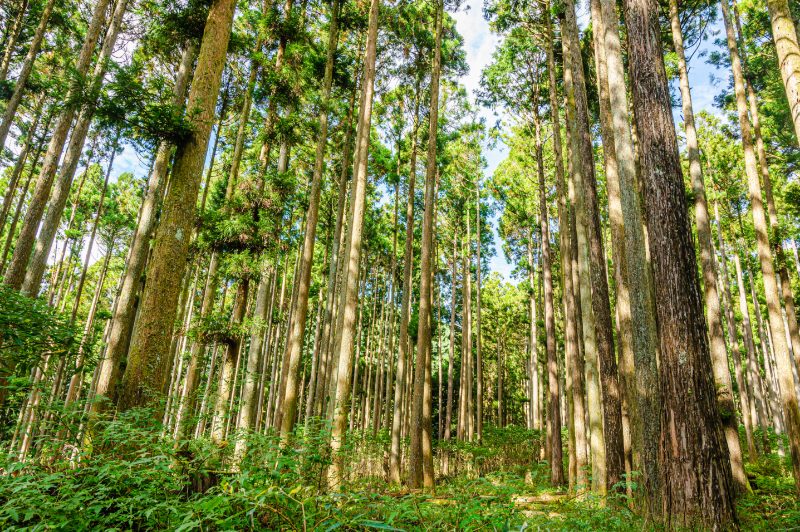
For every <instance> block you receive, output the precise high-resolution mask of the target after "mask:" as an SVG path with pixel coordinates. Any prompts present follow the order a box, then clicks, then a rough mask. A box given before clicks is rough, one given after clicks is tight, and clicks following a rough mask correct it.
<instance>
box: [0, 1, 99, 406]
mask: <svg viewBox="0 0 800 532" xmlns="http://www.w3.org/2000/svg"><path fill="white" fill-rule="evenodd" d="M107 8H108V0H98V2H97V3H96V4H95V6H94V11H93V12H92V20H91V22H90V23H89V27H88V28H87V30H86V37H85V39H84V41H83V46H82V47H81V51H80V55H79V56H78V60H77V62H76V63H75V72H76V74H77V75H78V76H85V75H86V72H87V71H88V70H89V66H90V61H91V60H92V57H93V55H94V50H95V48H96V46H97V39H98V37H99V36H100V30H101V29H102V27H103V25H104V24H105V20H106V9H107ZM80 90H81V86H80V85H78V84H77V82H73V83H72V84H71V86H70V89H69V91H68V92H67V95H66V96H65V98H64V101H72V99H73V98H74V97H75V96H76V93H77V92H79V91H80ZM76 110H77V109H76V107H75V106H68V107H65V108H64V109H62V110H61V113H60V114H59V117H58V120H57V121H56V127H55V130H54V131H53V136H52V137H51V139H50V144H49V146H48V148H47V153H46V154H45V157H44V162H43V163H42V169H41V171H40V172H39V177H38V179H37V180H36V186H35V187H34V190H33V195H32V196H31V201H30V204H29V206H28V210H27V211H26V213H25V220H24V221H23V224H22V229H21V230H20V235H19V237H18V238H17V246H16V247H15V248H14V255H13V256H12V258H11V263H10V264H9V266H8V269H7V270H6V273H5V276H4V277H3V284H4V285H6V286H8V287H9V288H12V289H14V290H19V289H20V288H21V287H22V281H23V279H24V277H25V269H26V268H27V266H28V259H29V258H30V256H31V252H32V251H33V245H34V242H35V240H36V233H37V232H38V230H39V222H40V221H41V219H42V215H43V214H44V210H45V206H46V205H47V200H48V199H49V198H50V192H51V190H50V189H51V187H52V185H53V178H54V177H55V173H56V170H57V169H58V163H59V160H60V159H61V152H62V151H63V149H64V143H65V142H66V141H67V134H68V133H69V129H70V127H71V126H72V121H73V119H74V118H75V112H76ZM18 250H19V251H18ZM4 397H5V392H2V391H0V404H2V402H3V401H2V399H3V398H4Z"/></svg>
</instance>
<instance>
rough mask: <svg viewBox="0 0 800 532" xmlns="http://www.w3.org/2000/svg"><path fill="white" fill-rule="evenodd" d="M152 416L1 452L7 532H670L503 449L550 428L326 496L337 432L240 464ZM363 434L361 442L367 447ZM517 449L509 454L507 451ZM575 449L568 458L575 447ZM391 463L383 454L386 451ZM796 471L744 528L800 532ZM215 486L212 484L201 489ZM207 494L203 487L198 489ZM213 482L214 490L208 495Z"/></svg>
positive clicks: (745, 513) (771, 488)
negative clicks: (437, 470) (71, 442)
mask: <svg viewBox="0 0 800 532" xmlns="http://www.w3.org/2000/svg"><path fill="white" fill-rule="evenodd" d="M149 419H152V418H151V417H150V416H149V415H147V413H146V412H145V413H142V412H138V413H133V414H127V415H124V416H121V417H120V418H118V419H117V420H115V421H112V422H108V423H104V424H101V425H98V426H97V427H96V428H95V431H94V437H93V439H92V445H91V446H89V447H87V448H84V449H82V450H80V451H78V454H77V455H73V454H72V452H71V451H69V452H67V451H65V449H64V448H63V447H62V446H60V445H59V444H58V442H49V444H42V445H41V446H40V449H41V451H40V452H39V454H38V456H37V458H36V459H35V460H28V461H25V462H20V461H17V460H15V459H14V458H13V457H7V456H4V457H1V458H0V529H2V530H6V531H19V532H22V531H31V532H33V531H44V530H54V531H65V532H66V531H69V532H73V531H74V532H83V531H98V530H104V531H120V532H123V531H125V532H127V531H131V532H140V531H141V532H143V531H173V532H185V531H204V532H205V531H208V532H212V531H219V532H222V531H302V532H311V531H318V532H332V531H334V530H339V531H368V530H404V531H408V532H423V531H424V532H430V531H457V532H462V531H463V532H467V531H473V532H478V531H498V532H499V531H508V532H512V531H522V530H531V531H532V530H548V531H549V530H554V531H608V532H634V531H636V532H641V531H643V530H658V528H657V527H654V526H653V523H652V522H649V521H648V520H647V519H645V518H644V517H643V516H641V515H639V514H638V513H637V512H636V511H635V510H631V509H629V508H628V506H627V505H626V504H625V502H626V501H625V500H624V498H623V500H622V501H616V502H615V501H609V500H604V499H601V498H599V497H596V496H593V495H585V496H583V497H581V498H580V499H578V498H576V497H574V495H571V494H566V493H563V492H555V491H554V490H552V489H550V488H549V487H548V474H547V471H548V466H547V464H546V463H544V462H539V461H537V460H536V456H537V455H538V447H537V445H538V444H536V445H532V447H531V453H534V452H535V454H532V457H531V456H528V457H527V458H526V457H524V456H515V457H514V459H513V460H511V459H509V461H508V462H505V460H506V459H505V458H502V459H501V457H503V456H506V455H510V454H513V453H508V452H505V451H503V445H504V443H503V442H505V445H508V446H511V448H514V449H518V448H519V447H515V446H518V445H523V446H524V445H527V443H526V438H527V440H531V441H532V440H536V439H537V438H538V436H539V435H538V433H534V432H528V433H527V434H525V433H526V432H527V431H520V430H519V429H513V430H509V431H507V433H504V432H503V431H498V430H496V429H494V430H493V431H488V433H487V434H488V436H487V440H486V441H484V444H483V445H482V446H480V447H481V448H479V449H478V448H477V447H478V446H476V445H470V444H448V449H447V450H448V452H449V453H451V455H453V456H455V455H456V453H461V456H462V461H464V460H465V461H467V462H469V461H471V462H472V464H473V467H471V468H464V467H463V465H462V470H461V472H460V473H459V474H455V475H451V476H448V477H444V476H439V477H438V478H437V485H436V488H435V490H433V492H431V493H428V494H423V493H420V492H415V491H411V490H408V489H406V488H404V487H403V486H389V485H387V484H386V483H385V482H383V480H382V478H380V477H357V476H355V475H353V476H352V478H350V480H348V481H347V482H346V483H345V484H344V485H342V486H341V487H340V488H339V489H337V490H333V491H331V490H328V489H326V487H325V486H326V480H325V470H326V468H327V465H328V464H329V461H330V457H329V456H328V455H327V454H326V452H325V449H326V446H325V445H324V440H325V439H326V434H325V431H324V430H322V431H320V432H319V433H318V435H317V436H314V437H311V436H305V435H303V434H298V435H297V440H296V441H297V442H298V444H297V445H295V446H291V447H289V448H287V449H282V448H281V447H280V445H279V444H278V442H277V441H276V440H275V439H274V438H272V437H270V436H263V435H259V436H256V435H250V438H249V441H250V443H249V446H248V452H247V455H246V458H245V460H244V461H243V463H242V464H241V466H240V467H239V468H234V467H233V466H232V465H231V460H230V456H231V453H232V448H233V447H234V446H233V442H228V444H227V445H224V446H221V447H217V446H214V445H212V444H211V443H210V442H208V441H205V440H197V441H192V442H189V444H188V447H180V448H179V449H178V450H176V445H175V442H174V440H171V439H163V438H158V437H157V434H158V431H157V430H156V429H153V428H149V427H148V426H147V423H148V421H147V420H149ZM359 438H360V440H359ZM385 439H386V435H385V434H383V435H381V434H379V435H378V436H377V437H375V438H372V437H371V436H368V435H355V436H354V437H353V438H351V443H350V454H349V455H348V456H347V462H348V464H349V467H351V468H353V470H354V471H355V470H358V467H359V466H358V464H359V463H360V462H362V461H363V460H364V459H365V456H364V453H365V452H366V451H365V450H367V449H372V448H377V449H380V448H381V447H382V446H383V445H384V440H385ZM504 452H505V454H504ZM565 455H566V453H565ZM378 458H380V457H378ZM788 466H790V464H789V463H788V462H787V459H786V458H785V457H784V458H779V457H778V456H777V454H773V455H770V456H768V457H762V460H761V461H760V462H759V464H758V465H757V466H748V474H749V476H750V477H751V479H752V484H753V487H754V494H753V495H752V496H749V497H746V498H744V499H742V500H741V501H740V503H739V516H740V521H741V525H742V530H755V531H762V530H763V531H767V530H770V531H775V530H796V529H798V528H799V527H800V512H798V506H797V504H796V502H795V499H794V487H793V482H792V478H791V470H790V469H788ZM202 480H205V481H206V482H202ZM198 486H200V488H198ZM209 486H210V487H209Z"/></svg>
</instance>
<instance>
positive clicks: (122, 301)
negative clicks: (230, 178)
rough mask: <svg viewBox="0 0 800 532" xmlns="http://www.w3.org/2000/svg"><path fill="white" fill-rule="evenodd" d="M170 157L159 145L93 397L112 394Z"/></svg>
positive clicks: (179, 94)
mask: <svg viewBox="0 0 800 532" xmlns="http://www.w3.org/2000/svg"><path fill="white" fill-rule="evenodd" d="M196 50H197V46H196V45H195V44H194V43H187V46H186V48H185V49H184V51H183V56H182V58H181V64H180V67H179V68H178V75H177V76H176V78H175V86H174V87H173V91H172V96H173V100H172V103H173V104H174V105H176V106H181V107H182V106H183V103H184V101H185V99H186V88H187V85H188V83H189V76H190V73H191V68H192V61H193V60H194V56H195V52H196ZM171 154H172V146H171V145H170V144H168V143H166V142H162V143H161V146H159V149H158V155H157V156H156V161H155V165H154V166H153V172H152V173H151V174H150V180H149V181H148V184H147V193H146V194H145V197H144V201H143V202H142V207H141V210H140V213H139V223H138V224H137V226H136V232H135V233H134V234H133V238H132V240H131V244H130V248H129V250H128V261H127V268H126V269H125V274H124V275H123V278H122V284H121V288H120V293H119V297H118V298H117V299H116V301H115V307H114V316H113V318H112V320H111V326H110V328H109V331H108V340H107V343H106V351H105V358H104V362H103V365H102V369H101V370H100V374H99V377H98V382H97V389H96V395H95V396H96V397H106V398H110V397H111V395H112V394H113V393H114V386H115V384H116V380H117V372H118V368H119V364H120V361H121V360H122V359H123V357H124V356H125V351H126V350H127V347H128V342H127V339H128V331H129V330H130V327H131V325H132V323H131V322H132V320H133V318H134V314H135V310H136V309H135V307H134V305H135V303H136V295H137V294H138V293H139V287H140V284H141V278H142V273H143V272H144V267H145V264H146V262H147V255H148V253H149V251H150V239H151V236H152V232H153V228H154V227H155V224H156V218H157V216H158V205H159V203H160V202H161V198H162V197H163V195H164V188H165V187H166V182H167V168H168V166H169V159H170V156H171ZM101 406H102V402H100V401H95V402H94V403H93V404H92V408H93V409H97V408H100V407H101Z"/></svg>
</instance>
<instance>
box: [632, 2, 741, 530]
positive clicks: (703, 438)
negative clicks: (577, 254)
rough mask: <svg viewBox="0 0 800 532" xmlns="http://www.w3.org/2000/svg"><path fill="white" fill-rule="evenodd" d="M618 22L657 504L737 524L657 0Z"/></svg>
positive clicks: (675, 518)
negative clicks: (649, 349)
mask: <svg viewBox="0 0 800 532" xmlns="http://www.w3.org/2000/svg"><path fill="white" fill-rule="evenodd" d="M625 22H626V27H627V30H628V50H629V60H630V61H631V73H632V77H631V86H632V92H633V100H634V112H635V116H636V121H637V125H638V132H639V141H640V143H641V149H640V164H641V171H642V181H643V184H644V191H643V192H644V198H645V205H646V209H645V211H646V215H647V227H648V231H649V234H648V236H649V241H650V246H651V251H652V255H651V256H652V261H653V270H654V281H655V285H654V286H655V293H656V299H655V301H656V315H657V318H658V324H659V338H660V346H661V351H660V355H659V356H660V358H659V381H660V384H661V406H662V408H661V426H662V428H663V431H662V436H661V442H660V445H661V460H662V463H661V479H662V489H663V494H662V495H663V513H664V517H665V519H666V524H667V526H670V527H681V526H686V527H690V528H691V527H693V526H694V527H697V526H700V527H705V526H713V527H715V528H717V529H720V530H729V529H737V528H738V523H737V516H736V507H735V504H734V500H735V487H734V485H733V479H732V476H731V469H730V461H729V459H728V456H729V455H728V451H727V443H726V441H725V437H724V434H723V433H722V430H721V425H720V417H719V411H718V407H717V398H716V390H715V386H714V380H713V377H712V365H711V355H710V348H709V345H708V340H707V337H706V331H705V316H704V315H703V304H702V300H701V296H700V290H699V286H698V283H697V274H698V272H697V262H696V258H695V248H694V242H693V241H692V232H691V225H690V221H689V218H688V208H687V202H686V196H685V192H684V182H683V174H682V170H681V163H680V156H679V153H678V142H677V138H676V134H675V126H674V123H673V119H672V105H671V101H670V95H669V86H668V81H667V76H666V72H665V69H664V62H663V61H664V60H663V58H664V53H663V49H662V47H661V37H660V35H661V33H660V29H659V18H658V5H657V3H655V2H654V1H653V0H625ZM678 317H680V318H678Z"/></svg>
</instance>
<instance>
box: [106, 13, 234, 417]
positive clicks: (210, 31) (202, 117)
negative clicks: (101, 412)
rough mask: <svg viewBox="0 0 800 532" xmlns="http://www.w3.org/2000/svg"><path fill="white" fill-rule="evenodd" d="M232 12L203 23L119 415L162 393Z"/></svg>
mask: <svg viewBox="0 0 800 532" xmlns="http://www.w3.org/2000/svg"><path fill="white" fill-rule="evenodd" d="M235 10H236V3H235V2H234V1H233V0H217V1H216V2H215V3H214V4H213V5H212V6H211V10H210V12H209V15H208V19H207V22H206V27H205V32H204V34H203V42H202V45H201V47H200V53H199V58H198V61H197V67H196V70H195V74H194V78H193V80H192V90H191V93H190V94H189V102H188V104H187V108H188V109H196V110H197V112H196V113H194V114H193V116H192V119H191V123H192V125H193V126H194V128H195V129H194V132H193V134H192V135H191V137H190V138H189V140H188V141H186V143H184V144H183V145H181V146H179V147H178V152H177V154H176V157H175V163H174V165H173V171H172V179H171V185H170V190H169V194H168V195H167V197H166V199H165V200H164V208H163V212H162V216H161V220H160V225H159V231H158V235H157V236H156V242H155V246H154V252H153V258H152V263H151V272H152V273H151V274H150V276H149V277H150V282H148V283H147V286H146V287H145V291H144V294H143V297H142V302H141V304H140V308H141V318H140V321H139V323H138V325H137V327H136V332H135V333H134V336H133V339H132V341H131V349H130V352H129V354H128V366H127V369H126V371H125V375H124V377H123V382H122V386H123V389H122V394H121V397H120V403H119V407H120V409H121V410H123V411H125V410H128V409H130V408H133V407H136V406H141V405H145V404H148V403H150V401H151V400H153V399H154V398H152V397H151V393H152V391H155V390H159V389H160V388H161V384H162V382H163V379H164V372H165V370H166V369H167V368H165V367H164V364H163V363H164V361H165V358H166V355H167V351H168V349H169V343H170V338H171V337H172V323H173V322H174V319H175V314H176V305H177V303H178V296H179V291H180V288H181V286H180V285H181V283H180V280H181V279H182V278H183V273H184V269H185V266H186V255H187V252H188V247H189V241H190V235H191V232H190V231H191V226H192V222H193V221H194V214H195V204H196V202H197V195H198V190H199V187H200V180H201V179H202V168H203V163H204V159H205V156H206V151H207V147H208V139H209V136H210V134H211V127H212V124H213V116H214V111H215V107H216V102H217V96H218V94H219V88H220V80H221V77H222V70H223V68H224V65H225V56H226V53H227V48H228V41H229V39H230V34H231V25H232V22H233V14H234V11H235ZM159 417H160V416H159Z"/></svg>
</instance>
